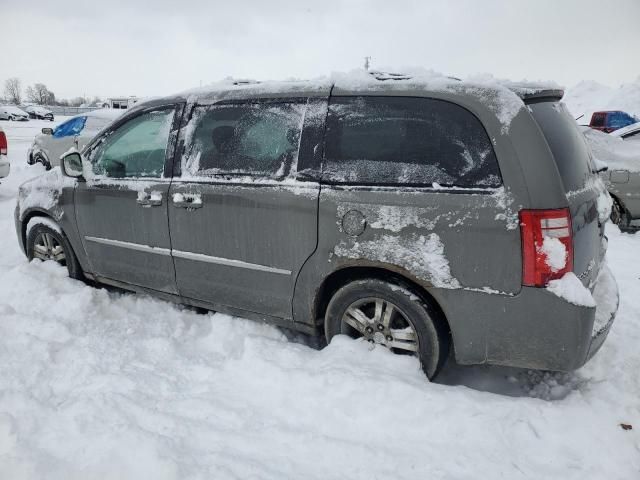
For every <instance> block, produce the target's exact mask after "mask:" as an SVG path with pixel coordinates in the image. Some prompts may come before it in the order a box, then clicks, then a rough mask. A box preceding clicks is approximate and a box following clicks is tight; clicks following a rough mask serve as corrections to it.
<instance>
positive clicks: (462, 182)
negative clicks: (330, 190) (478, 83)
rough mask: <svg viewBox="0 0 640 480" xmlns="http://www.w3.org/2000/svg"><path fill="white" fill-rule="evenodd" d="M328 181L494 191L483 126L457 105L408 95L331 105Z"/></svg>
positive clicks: (496, 177)
mask: <svg viewBox="0 0 640 480" xmlns="http://www.w3.org/2000/svg"><path fill="white" fill-rule="evenodd" d="M325 143H326V145H325V160H324V165H323V176H324V178H325V179H326V180H328V181H332V182H346V183H360V184H398V183H400V184H416V185H431V184H433V183H438V184H441V185H445V186H459V187H495V186H498V185H500V184H501V180H500V172H499V169H498V164H497V160H496V157H495V153H494V151H493V148H492V146H491V141H490V140H489V137H488V136H487V133H486V131H485V130H484V128H483V126H482V124H481V123H480V121H479V120H478V119H477V118H476V117H475V116H474V115H472V114H471V113H470V112H469V111H467V110H465V109H464V108H462V107H460V106H458V105H455V104H453V103H449V102H445V101H441V100H433V99H426V98H409V97H335V98H332V99H331V105H330V106H329V117H328V119H327V135H326V142H325Z"/></svg>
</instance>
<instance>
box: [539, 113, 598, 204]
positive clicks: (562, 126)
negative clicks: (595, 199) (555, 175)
mask: <svg viewBox="0 0 640 480" xmlns="http://www.w3.org/2000/svg"><path fill="white" fill-rule="evenodd" d="M529 107H530V109H531V113H532V114H533V118H535V120H536V122H538V125H539V126H540V128H541V129H542V133H544V136H545V137H546V139H547V143H548V144H549V148H551V153H553V156H554V157H555V160H556V165H557V166H558V171H559V172H560V177H561V178H562V183H563V184H564V188H565V191H566V192H570V191H574V190H579V189H581V188H583V187H584V185H585V182H586V181H587V180H588V178H589V177H590V176H591V174H592V173H591V167H590V163H589V149H588V147H587V143H586V141H585V139H584V136H583V135H582V132H580V130H579V129H578V125H577V123H576V121H575V120H574V119H573V117H572V116H571V114H570V113H569V111H568V110H567V107H566V106H565V105H564V104H563V103H560V102H538V103H532V104H531V105H529Z"/></svg>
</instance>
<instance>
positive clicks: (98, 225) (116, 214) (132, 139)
mask: <svg viewBox="0 0 640 480" xmlns="http://www.w3.org/2000/svg"><path fill="white" fill-rule="evenodd" d="M178 110H179V107H177V106H175V105H168V106H163V107H159V108H154V109H149V110H146V111H142V112H140V113H139V114H138V115H136V116H134V117H132V118H130V119H128V120H126V121H125V122H124V123H121V124H119V125H116V126H115V128H114V129H112V130H111V131H108V132H107V133H106V134H105V135H104V137H103V139H102V141H99V142H97V143H96V144H95V145H96V146H95V147H93V148H92V149H91V150H90V151H89V152H88V154H87V155H86V156H87V159H88V161H89V162H90V164H91V170H92V172H90V174H88V175H87V176H88V178H87V180H86V182H79V183H78V187H77V189H76V193H75V205H76V218H77V223H78V229H79V231H80V235H81V237H82V241H83V243H84V247H85V250H86V252H87V255H88V258H89V262H90V264H91V267H92V271H93V273H94V274H96V275H97V276H99V277H103V278H106V279H112V280H117V281H121V282H125V283H128V284H133V285H137V286H141V287H145V288H150V289H153V290H158V291H162V292H169V293H176V286H175V277H174V268H173V261H172V259H171V242H170V237H169V226H168V223H167V205H168V202H167V194H168V191H169V184H170V180H171V179H170V174H168V175H166V176H165V171H166V172H170V171H171V161H170V159H171V158H172V155H173V144H174V143H175V142H174V141H173V139H174V138H175V130H176V129H175V127H176V126H177V122H178V121H179V120H177V118H176V117H177V116H178V115H176V112H177V111H178ZM172 132H173V133H172Z"/></svg>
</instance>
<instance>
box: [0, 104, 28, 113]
mask: <svg viewBox="0 0 640 480" xmlns="http://www.w3.org/2000/svg"><path fill="white" fill-rule="evenodd" d="M0 108H2V109H3V110H5V111H7V112H13V113H20V114H22V115H26V114H27V113H26V112H25V111H24V110H21V109H20V108H18V107H16V106H15V105H2V106H0Z"/></svg>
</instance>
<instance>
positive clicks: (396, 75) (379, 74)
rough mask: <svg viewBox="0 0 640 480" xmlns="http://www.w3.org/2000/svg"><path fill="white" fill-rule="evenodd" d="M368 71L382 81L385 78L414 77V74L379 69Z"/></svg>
mask: <svg viewBox="0 0 640 480" xmlns="http://www.w3.org/2000/svg"><path fill="white" fill-rule="evenodd" d="M368 73H369V75H371V76H372V77H373V78H375V79H376V80H380V81H382V82H384V81H385V80H409V79H410V78H411V77H412V75H406V74H404V73H393V72H381V71H379V70H370V71H369V72H368Z"/></svg>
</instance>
